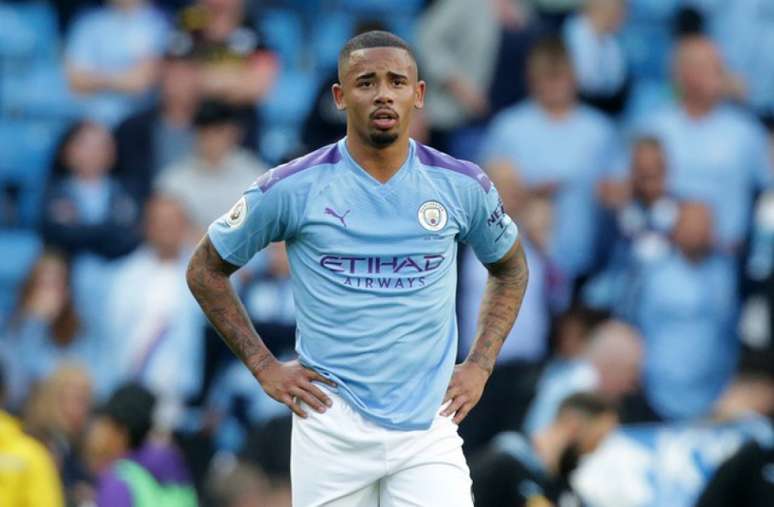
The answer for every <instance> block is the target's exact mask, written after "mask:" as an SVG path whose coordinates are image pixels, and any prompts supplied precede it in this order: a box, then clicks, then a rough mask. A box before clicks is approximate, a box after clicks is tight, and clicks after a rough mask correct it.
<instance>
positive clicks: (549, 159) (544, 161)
mask: <svg viewBox="0 0 774 507" xmlns="http://www.w3.org/2000/svg"><path fill="white" fill-rule="evenodd" d="M588 127H589V126H584V125H583V124H581V123H580V122H577V121H568V122H563V123H546V122H542V123H541V122H538V123H535V124H533V126H532V127H530V128H529V129H523V130H524V132H523V135H521V136H519V137H518V138H517V139H514V141H515V142H514V145H513V158H514V160H515V162H516V164H517V166H518V167H519V170H520V172H521V174H522V175H523V177H524V178H525V179H526V180H527V182H529V183H533V184H539V183H542V182H545V181H556V182H571V181H572V182H582V181H586V180H590V179H593V175H594V174H596V173H598V172H599V171H600V170H602V169H604V168H602V167H600V165H601V164H602V160H601V157H600V154H601V150H602V143H601V140H600V139H599V136H597V135H596V134H595V132H594V131H593V129H590V128H588ZM557 143H558V144H559V145H560V147H557Z"/></svg>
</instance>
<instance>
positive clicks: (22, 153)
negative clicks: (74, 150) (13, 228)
mask: <svg viewBox="0 0 774 507" xmlns="http://www.w3.org/2000/svg"><path fill="white" fill-rule="evenodd" d="M62 128H63V124H62V123H61V122H51V121H29V120H26V121H25V120H7V119H6V120H2V121H0V139H2V140H3V142H2V143H0V185H2V186H3V188H9V187H15V188H16V189H17V190H18V196H17V198H18V201H17V206H18V207H17V214H18V216H17V219H18V221H19V225H24V226H31V225H33V224H35V222H36V219H37V217H38V215H39V208H40V201H41V198H42V196H43V191H44V188H45V184H46V178H47V176H48V169H49V166H50V163H51V156H52V154H53V149H54V147H55V144H56V142H57V139H58V137H59V135H60V133H61V131H62Z"/></svg>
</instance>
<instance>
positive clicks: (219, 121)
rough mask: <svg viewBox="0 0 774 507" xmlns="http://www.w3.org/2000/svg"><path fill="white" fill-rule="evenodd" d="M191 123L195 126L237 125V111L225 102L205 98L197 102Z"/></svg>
mask: <svg viewBox="0 0 774 507" xmlns="http://www.w3.org/2000/svg"><path fill="white" fill-rule="evenodd" d="M193 124H194V127H196V128H206V127H212V126H216V125H225V124H234V125H239V111H238V110H237V108H236V107H234V106H232V105H231V104H229V103H227V102H223V101H221V100H215V99H206V100H204V101H203V102H202V103H201V104H199V107H198V109H197V110H196V113H195V114H194V118H193Z"/></svg>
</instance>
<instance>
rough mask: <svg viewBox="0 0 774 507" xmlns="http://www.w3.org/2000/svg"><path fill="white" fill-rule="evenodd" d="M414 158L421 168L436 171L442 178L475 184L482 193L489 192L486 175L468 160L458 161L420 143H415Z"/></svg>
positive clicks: (490, 183)
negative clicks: (415, 157)
mask: <svg viewBox="0 0 774 507" xmlns="http://www.w3.org/2000/svg"><path fill="white" fill-rule="evenodd" d="M416 156H417V159H418V160H419V162H420V163H421V164H422V166H423V167H426V168H430V169H431V170H433V169H434V170H437V171H439V173H440V174H441V175H443V176H447V177H450V178H455V179H457V180H462V181H465V182H468V183H470V184H473V183H475V184H476V185H477V186H479V187H481V188H482V189H483V190H484V192H489V189H490V188H492V182H491V180H490V179H489V177H488V176H487V175H486V173H485V172H484V171H483V170H482V169H481V168H480V167H479V166H478V165H476V164H474V163H473V162H470V161H468V160H460V159H458V158H454V157H452V156H451V155H448V154H446V153H443V152H442V151H438V150H436V149H435V148H431V147H429V146H426V145H424V144H422V143H416Z"/></svg>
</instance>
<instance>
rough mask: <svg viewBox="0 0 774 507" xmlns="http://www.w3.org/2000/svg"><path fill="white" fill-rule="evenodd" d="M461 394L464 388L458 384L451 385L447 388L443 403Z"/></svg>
mask: <svg viewBox="0 0 774 507" xmlns="http://www.w3.org/2000/svg"><path fill="white" fill-rule="evenodd" d="M460 394H462V390H461V389H460V388H459V387H458V386H453V385H449V388H448V389H446V394H445V395H444V397H443V403H441V405H443V404H444V403H446V402H447V401H449V400H452V399H454V398H455V397H457V396H459V395H460Z"/></svg>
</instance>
